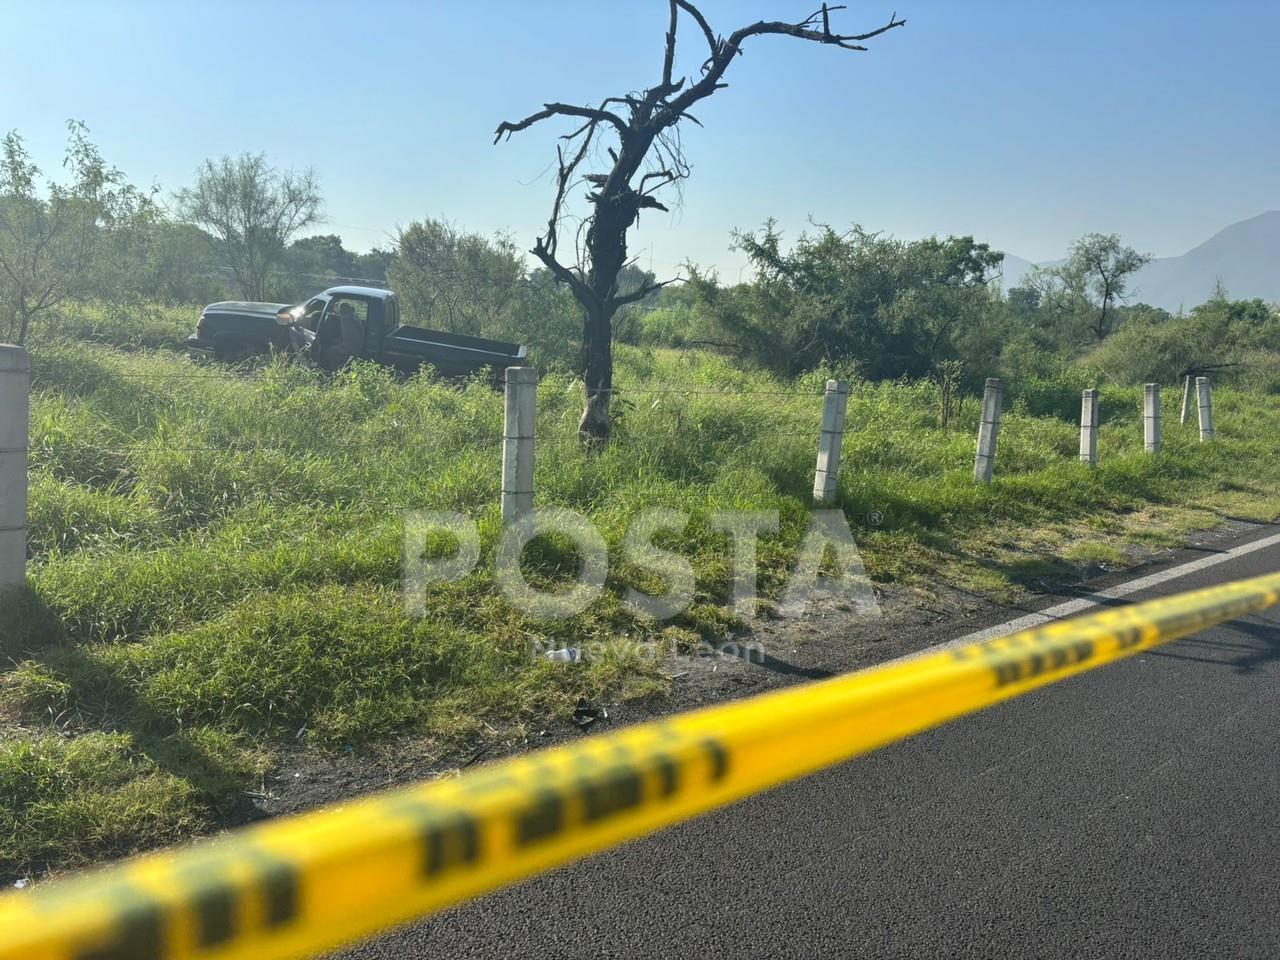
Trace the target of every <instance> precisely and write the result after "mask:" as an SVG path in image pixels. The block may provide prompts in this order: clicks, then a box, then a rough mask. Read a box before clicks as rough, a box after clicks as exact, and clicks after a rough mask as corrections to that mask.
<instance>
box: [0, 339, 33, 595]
mask: <svg viewBox="0 0 1280 960" xmlns="http://www.w3.org/2000/svg"><path fill="white" fill-rule="evenodd" d="M30 393H31V359H30V357H29V356H28V355H27V351H26V350H24V349H23V348H22V347H14V346H10V345H9V344H0V590H3V589H6V588H9V587H20V586H22V585H23V584H24V583H26V580H27V410H28V405H29V403H30V400H29V395H30Z"/></svg>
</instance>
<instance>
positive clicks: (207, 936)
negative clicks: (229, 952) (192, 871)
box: [193, 885, 236, 947]
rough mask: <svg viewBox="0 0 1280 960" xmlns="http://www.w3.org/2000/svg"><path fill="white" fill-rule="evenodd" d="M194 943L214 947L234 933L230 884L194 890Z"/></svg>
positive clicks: (232, 891) (234, 905) (232, 895)
mask: <svg viewBox="0 0 1280 960" xmlns="http://www.w3.org/2000/svg"><path fill="white" fill-rule="evenodd" d="M194 901H195V902H194V904H193V906H194V908H195V915H196V943H198V944H199V945H200V946H202V947H215V946H217V945H218V944H220V943H226V942H227V941H228V940H230V939H231V937H232V936H233V935H234V934H235V929H236V928H235V910H236V896H235V891H234V890H233V889H232V888H231V887H230V886H225V885H219V886H211V887H206V888H205V889H203V890H199V891H197V892H196V895H195V898H194Z"/></svg>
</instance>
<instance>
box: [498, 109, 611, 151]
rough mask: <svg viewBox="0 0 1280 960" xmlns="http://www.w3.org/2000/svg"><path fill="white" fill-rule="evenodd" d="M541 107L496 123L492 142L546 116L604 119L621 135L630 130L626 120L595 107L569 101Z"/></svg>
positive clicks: (527, 126)
mask: <svg viewBox="0 0 1280 960" xmlns="http://www.w3.org/2000/svg"><path fill="white" fill-rule="evenodd" d="M543 107H544V108H545V109H542V110H539V111H538V112H537V113H535V114H531V115H530V116H527V117H525V118H524V119H523V120H520V121H519V122H517V123H512V122H510V121H509V120H504V121H502V123H500V124H498V129H497V131H496V132H495V133H494V136H493V142H494V143H497V142H498V141H499V140H501V139H502V137H503V135H504V134H505V135H506V137H507V139H510V138H511V135H512V134H513V133H519V132H520V131H521V130H527V129H528V128H529V127H531V126H533V125H534V124H535V123H538V122H539V121H541V120H546V119H547V118H548V117H557V116H560V117H585V118H586V119H588V120H593V121H597V122H599V121H605V122H607V123H611V124H613V125H614V126H615V127H616V128H617V129H618V133H619V134H620V135H622V136H626V135H627V134H629V133H630V132H631V128H630V127H628V126H627V122H626V121H625V120H623V119H622V118H621V117H620V116H618V115H617V114H616V113H611V112H610V111H608V110H604V109H600V108H596V107H578V106H574V105H573V104H570V103H545V104H543Z"/></svg>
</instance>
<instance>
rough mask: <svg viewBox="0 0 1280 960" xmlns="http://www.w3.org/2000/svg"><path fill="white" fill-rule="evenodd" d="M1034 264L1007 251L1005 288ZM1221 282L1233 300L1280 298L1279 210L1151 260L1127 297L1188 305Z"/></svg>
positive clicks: (1154, 303) (1199, 300)
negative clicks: (1179, 253)
mask: <svg viewBox="0 0 1280 960" xmlns="http://www.w3.org/2000/svg"><path fill="white" fill-rule="evenodd" d="M1045 265H1047V264H1042V266H1045ZM1031 267H1032V264H1031V263H1030V261H1027V260H1024V259H1022V258H1021V257H1015V256H1012V255H1010V254H1006V255H1005V258H1004V282H1003V287H1004V289H1005V290H1009V289H1011V288H1012V287H1016V286H1018V285H1019V284H1020V283H1021V282H1022V281H1023V279H1025V277H1026V275H1027V273H1029V272H1030V270H1031ZM1219 280H1221V281H1222V284H1223V286H1224V287H1226V289H1227V293H1228V294H1229V295H1230V296H1231V297H1232V298H1234V299H1238V300H1248V299H1252V298H1254V297H1261V298H1262V299H1263V300H1272V301H1280V210H1271V211H1268V212H1267V213H1261V214H1259V215H1258V216H1256V217H1251V218H1250V219H1248V220H1241V221H1240V222H1239V223H1233V224H1231V226H1229V227H1225V228H1223V229H1222V230H1219V231H1218V232H1217V233H1215V234H1214V235H1213V236H1212V237H1210V238H1209V239H1208V240H1206V241H1205V242H1204V243H1202V244H1200V246H1198V247H1195V248H1193V249H1191V250H1188V251H1187V252H1186V253H1184V254H1182V256H1180V257H1161V258H1160V259H1157V260H1152V261H1151V263H1149V264H1147V266H1146V267H1144V268H1143V269H1142V270H1140V271H1139V272H1138V275H1137V276H1136V277H1134V278H1133V280H1132V281H1131V282H1130V284H1129V297H1128V300H1129V302H1130V303H1149V304H1151V305H1152V306H1155V307H1163V308H1164V309H1165V310H1171V311H1173V310H1177V309H1179V308H1180V307H1186V308H1188V309H1189V308H1191V307H1194V306H1195V305H1196V304H1199V303H1203V302H1204V301H1205V300H1207V299H1209V295H1210V294H1211V293H1213V287H1214V284H1216V283H1217V282H1218V281H1219Z"/></svg>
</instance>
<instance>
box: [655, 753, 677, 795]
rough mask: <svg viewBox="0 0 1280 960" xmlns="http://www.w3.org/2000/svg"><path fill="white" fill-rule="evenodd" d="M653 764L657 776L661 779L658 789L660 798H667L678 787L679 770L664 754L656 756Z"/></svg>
mask: <svg viewBox="0 0 1280 960" xmlns="http://www.w3.org/2000/svg"><path fill="white" fill-rule="evenodd" d="M653 762H654V764H655V765H656V766H657V768H658V776H659V777H660V778H661V779H662V784H661V787H660V791H661V793H662V796H664V797H669V796H671V795H672V794H673V793H675V792H676V790H677V789H679V787H680V768H679V767H677V766H676V764H675V761H673V760H672V759H671V758H670V757H668V756H667V755H666V754H664V753H660V754H658V756H657V757H655V758H654V761H653Z"/></svg>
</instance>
